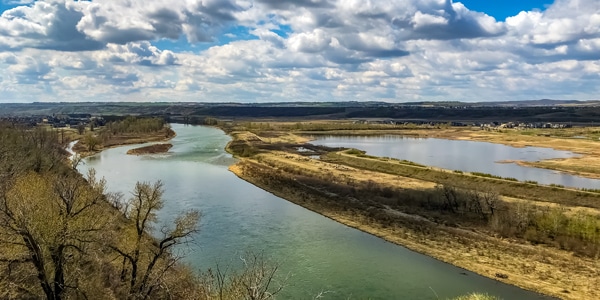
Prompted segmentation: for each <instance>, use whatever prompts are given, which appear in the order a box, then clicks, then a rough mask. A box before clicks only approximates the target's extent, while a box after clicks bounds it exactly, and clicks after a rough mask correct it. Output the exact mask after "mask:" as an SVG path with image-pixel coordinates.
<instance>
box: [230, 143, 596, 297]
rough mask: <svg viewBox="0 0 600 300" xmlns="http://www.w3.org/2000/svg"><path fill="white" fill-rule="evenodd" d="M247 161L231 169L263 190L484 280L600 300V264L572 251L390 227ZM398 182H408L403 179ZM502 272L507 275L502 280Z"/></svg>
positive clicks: (480, 235) (409, 223)
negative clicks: (271, 178) (275, 180)
mask: <svg viewBox="0 0 600 300" xmlns="http://www.w3.org/2000/svg"><path fill="white" fill-rule="evenodd" d="M296 158H297V157H296V156H290V158H289V160H291V161H288V163H290V164H292V165H293V166H294V167H301V168H302V167H304V168H307V169H312V168H314V164H315V163H314V162H312V161H302V158H300V159H301V161H297V160H296ZM263 159H267V160H271V161H268V162H267V161H263V162H262V163H273V160H274V161H276V163H277V164H278V165H279V166H280V167H281V166H282V165H281V164H283V163H285V161H284V160H282V158H281V156H279V155H269V156H268V157H263ZM283 159H285V157H284V158H283ZM246 161H249V160H247V159H244V160H242V161H240V163H238V164H237V165H233V166H231V167H230V170H231V171H232V172H234V173H235V174H236V175H238V176H239V177H241V178H243V179H245V180H247V181H249V182H251V183H253V184H255V185H257V186H259V187H262V188H264V189H266V190H268V191H270V192H273V193H274V194H276V195H278V196H280V197H282V198H285V199H287V200H289V201H291V202H294V203H296V204H299V205H301V206H304V207H306V208H308V209H310V210H313V211H315V212H317V213H320V214H322V215H324V216H326V217H329V218H331V219H333V220H335V221H338V222H340V223H343V224H346V225H348V226H351V227H354V228H357V229H359V230H362V231H364V232H367V233H370V234H373V235H376V236H379V237H381V238H383V239H385V240H387V241H390V242H393V243H396V244H398V245H402V246H405V247H407V248H409V249H411V250H414V251H417V252H420V253H423V254H426V255H429V256H432V257H434V258H437V259H440V260H442V261H445V262H448V263H451V264H453V265H456V266H459V267H462V268H465V269H468V270H471V271H474V272H476V273H478V274H481V275H483V276H487V277H490V278H496V279H498V280H501V281H504V282H506V283H509V284H514V285H517V286H520V287H523V288H526V289H529V290H533V291H537V292H540V293H544V294H548V295H553V296H557V297H560V298H564V299H597V298H598V297H600V291H598V290H597V289H596V286H597V285H598V284H600V266H599V262H598V260H594V259H592V258H581V257H575V256H574V255H573V254H572V253H570V252H566V251H561V250H558V249H554V248H547V247H544V246H533V245H527V244H522V243H519V242H517V241H515V240H507V239H502V238H497V237H493V236H489V235H488V234H486V233H485V232H479V231H477V230H475V231H473V230H470V229H460V228H452V227H447V226H444V225H440V224H436V223H432V222H429V221H420V220H421V219H422V218H420V217H416V216H411V215H407V214H405V213H401V212H399V213H395V211H391V210H388V211H389V212H390V213H389V215H390V217H392V218H394V219H395V223H394V224H395V225H392V226H390V225H389V223H388V222H386V223H381V222H380V221H379V220H380V219H377V218H375V219H374V218H372V217H369V216H366V215H365V214H364V212H361V211H358V210H354V209H349V208H345V209H339V207H338V206H337V205H334V204H331V202H329V200H327V199H326V196H318V195H314V194H307V193H306V191H303V190H298V189H294V188H288V187H286V186H285V185H280V184H275V185H269V184H268V183H267V182H264V181H261V180H260V179H259V178H257V177H254V176H252V174H247V173H245V172H244V167H243V165H244V163H245V162H246ZM255 163H256V161H255ZM320 167H323V166H320ZM325 167H326V168H328V166H325ZM327 170H328V171H331V172H334V173H336V175H341V174H348V175H350V176H353V175H356V177H354V178H359V175H358V173H360V172H361V171H360V170H344V171H337V172H336V171H335V170H331V169H329V168H328V169H327ZM355 173H356V174H355ZM371 175H372V174H371V173H370V172H367V173H366V174H365V175H364V177H363V178H364V179H367V180H368V179H373V177H372V176H371ZM376 180H379V179H376ZM392 181H393V180H392ZM396 182H397V183H398V184H404V181H403V180H399V181H396ZM332 205H333V206H332ZM497 274H503V275H506V276H507V277H506V278H497Z"/></svg>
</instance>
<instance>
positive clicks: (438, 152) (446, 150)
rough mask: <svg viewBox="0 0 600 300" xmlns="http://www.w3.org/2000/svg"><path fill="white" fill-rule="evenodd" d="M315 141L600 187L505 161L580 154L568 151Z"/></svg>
mask: <svg viewBox="0 0 600 300" xmlns="http://www.w3.org/2000/svg"><path fill="white" fill-rule="evenodd" d="M315 138H316V139H315V140H314V141H312V142H311V143H312V144H315V145H322V146H329V147H346V148H356V149H360V150H363V151H366V152H367V154H369V155H375V156H381V157H392V158H397V159H405V160H409V161H413V162H416V163H419V164H423V165H427V166H434V167H439V168H444V169H448V170H460V171H463V172H481V173H488V174H492V175H496V176H502V177H512V178H516V179H518V180H520V181H525V180H533V181H537V182H538V183H541V184H559V185H564V186H568V187H575V188H591V189H597V188H600V180H598V179H591V178H585V177H579V176H573V175H570V174H566V173H561V172H557V171H553V170H546V169H539V168H530V167H523V166H519V165H517V164H515V163H501V162H502V161H506V160H523V161H538V160H544V159H551V158H567V157H573V156H576V154H574V153H572V152H568V151H560V150H554V149H550V148H540V147H524V148H515V147H511V146H506V145H501V144H494V143H486V142H475V141H458V140H444V139H435V138H412V137H402V136H322V137H321V136H316V137H315Z"/></svg>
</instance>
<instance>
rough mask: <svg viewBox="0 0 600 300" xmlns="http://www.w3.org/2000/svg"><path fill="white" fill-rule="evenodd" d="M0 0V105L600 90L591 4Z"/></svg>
mask: <svg viewBox="0 0 600 300" xmlns="http://www.w3.org/2000/svg"><path fill="white" fill-rule="evenodd" d="M0 1H1V2H0V3H2V4H0V11H1V15H0V102H33V101H67V102H68V101H202V102H224V101H227V102H230V101H233V102H280V101H387V102H408V101H456V100H458V101H498V100H524V99H541V98H551V99H579V100H592V99H598V98H600V96H599V95H600V84H598V83H599V82H600V75H599V74H600V1H597V0H556V1H544V0H521V1H516V0H505V1H499V0H498V1H483V0H464V1H461V2H458V1H454V2H453V1H451V0H388V1H378V0H370V1H369V0H189V1H166V0H130V1H129V4H128V5H125V3H126V2H124V1H71V0H41V1H35V2H34V1H28V0H18V1H10V0H0Z"/></svg>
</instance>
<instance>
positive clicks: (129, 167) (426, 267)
mask: <svg viewBox="0 0 600 300" xmlns="http://www.w3.org/2000/svg"><path fill="white" fill-rule="evenodd" d="M173 129H174V130H175V131H176V132H177V137H176V138H174V139H173V140H172V143H173V148H171V151H170V152H169V153H168V154H163V155H152V156H130V155H126V154H125V153H126V152H127V150H128V149H131V148H135V147H137V146H125V147H119V148H114V149H109V150H106V151H104V152H102V153H100V154H98V155H96V156H92V157H89V158H87V159H85V161H84V164H82V165H81V166H80V168H79V170H80V172H86V170H87V169H89V168H94V169H96V171H97V174H98V175H99V176H100V177H104V178H105V179H106V180H107V183H108V187H109V189H110V191H113V192H122V193H124V194H125V196H126V197H129V196H130V195H131V194H130V191H131V190H132V189H133V187H134V185H135V183H136V181H150V182H152V181H155V180H162V181H163V182H164V184H165V188H166V192H165V195H164V198H165V199H166V205H165V208H164V209H163V210H162V211H161V212H160V216H159V217H160V218H161V220H163V221H165V222H167V221H169V220H172V219H173V218H174V216H175V215H176V214H177V212H179V211H181V210H184V209H190V208H195V209H199V210H201V211H202V214H203V216H202V220H201V231H200V233H198V235H197V237H196V243H194V244H192V245H191V246H190V248H188V249H186V250H185V251H186V254H187V256H186V262H187V263H189V264H190V265H191V266H192V267H193V268H194V269H197V270H199V269H202V270H206V269H207V268H210V267H214V266H215V264H216V263H219V264H221V265H223V264H227V263H233V264H238V263H239V257H240V255H241V254H243V253H244V252H245V251H247V250H251V251H255V252H261V251H262V252H264V254H265V256H267V257H269V258H271V259H272V260H274V261H276V262H278V263H280V264H281V268H280V274H281V275H283V276H286V275H289V279H288V280H287V284H286V287H285V289H284V290H283V294H282V295H281V296H280V297H279V298H280V299H313V298H314V297H315V296H316V295H317V294H319V293H320V292H324V294H323V295H324V298H323V299H348V298H351V299H367V298H369V299H447V298H451V297H455V296H458V295H462V294H467V293H470V292H485V293H489V294H492V295H497V296H500V297H502V298H503V299H548V298H547V297H544V296H541V295H538V294H535V293H532V292H529V291H525V290H522V289H519V288H517V287H514V286H510V285H506V284H503V283H500V282H498V281H495V280H492V279H488V278H484V277H482V276H479V275H477V274H474V273H471V272H468V271H465V270H463V269H460V268H457V267H454V266H451V265H449V264H445V263H442V262H440V261H437V260H435V259H432V258H430V257H427V256H424V255H421V254H418V253H415V252H412V251H410V250H407V249H406V248H403V247H400V246H397V245H394V244H391V243H388V242H386V241H384V240H382V239H380V238H377V237H374V236H372V235H369V234H366V233H363V232H361V231H358V230H356V229H353V228H350V227H347V226H344V225H342V224H339V223H337V222H334V221H332V220H330V219H328V218H325V217H323V216H321V215H319V214H316V213H313V212H311V211H309V210H306V209H304V208H302V207H300V206H297V205H295V204H292V203H290V202H287V201H285V200H284V199H281V198H278V197H276V196H274V195H272V194H270V193H268V192H265V191H264V190H261V189H259V188H257V187H255V186H253V185H251V184H249V183H247V182H245V181H243V180H241V179H239V178H238V177H236V176H235V175H234V174H233V173H231V172H229V171H228V170H227V167H228V166H229V165H230V164H232V163H233V162H234V160H233V159H232V158H231V156H230V155H229V154H227V153H225V152H224V151H223V148H224V147H225V145H226V143H227V142H228V141H229V140H230V139H229V137H228V136H227V135H225V134H224V133H223V132H222V131H220V130H217V129H214V128H209V127H192V126H183V125H177V124H175V125H173ZM138 146H139V145H138Z"/></svg>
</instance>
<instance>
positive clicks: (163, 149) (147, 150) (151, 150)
mask: <svg viewBox="0 0 600 300" xmlns="http://www.w3.org/2000/svg"><path fill="white" fill-rule="evenodd" d="M172 147H173V145H172V144H154V145H149V146H144V147H139V148H135V149H130V150H128V151H127V154H129V155H144V154H159V153H167V152H168V151H169V149H171V148H172Z"/></svg>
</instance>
